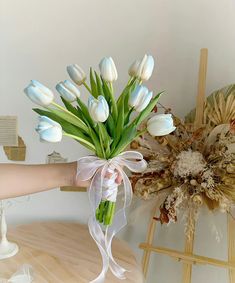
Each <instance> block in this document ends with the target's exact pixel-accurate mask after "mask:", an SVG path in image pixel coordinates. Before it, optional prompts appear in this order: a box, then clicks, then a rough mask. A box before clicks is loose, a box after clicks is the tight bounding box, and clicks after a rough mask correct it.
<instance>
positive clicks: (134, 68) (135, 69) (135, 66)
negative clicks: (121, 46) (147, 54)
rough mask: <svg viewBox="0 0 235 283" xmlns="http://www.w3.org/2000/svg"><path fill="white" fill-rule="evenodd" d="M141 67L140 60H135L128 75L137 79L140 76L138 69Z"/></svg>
mask: <svg viewBox="0 0 235 283" xmlns="http://www.w3.org/2000/svg"><path fill="white" fill-rule="evenodd" d="M139 65H140V61H139V60H135V61H134V62H133V63H132V64H131V65H130V68H129V70H128V74H129V76H131V77H136V76H137V74H138V68H139Z"/></svg>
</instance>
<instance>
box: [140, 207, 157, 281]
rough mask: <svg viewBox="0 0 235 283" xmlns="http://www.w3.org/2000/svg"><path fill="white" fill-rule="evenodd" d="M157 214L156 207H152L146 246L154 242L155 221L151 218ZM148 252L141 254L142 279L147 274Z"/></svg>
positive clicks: (149, 252)
mask: <svg viewBox="0 0 235 283" xmlns="http://www.w3.org/2000/svg"><path fill="white" fill-rule="evenodd" d="M156 212H157V205H156V206H155V207H154V209H153V212H152V214H151V218H150V222H149V227H148V232H147V240H146V242H147V244H148V245H152V244H153V240H154V234H155V230H156V222H157V221H156V220H154V219H153V217H154V216H155V215H156ZM150 254H151V251H150V250H145V251H144V254H143V259H142V267H143V273H144V277H145V278H146V276H147V272H148V267H149V259H150Z"/></svg>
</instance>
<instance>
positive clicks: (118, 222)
mask: <svg viewBox="0 0 235 283" xmlns="http://www.w3.org/2000/svg"><path fill="white" fill-rule="evenodd" d="M116 168H117V170H118V171H119V172H120V173H121V175H122V178H123V184H124V205H123V207H122V208H121V209H120V210H119V211H118V212H117V213H116V214H115V216H114V220H113V224H112V225H111V226H110V227H109V228H108V232H107V235H106V249H107V253H108V256H109V259H110V270H111V271H112V273H113V274H114V275H115V276H116V277H118V278H119V279H122V280H123V279H126V277H125V272H127V271H128V270H126V269H125V268H123V267H122V266H120V265H119V264H118V263H117V262H116V261H115V259H114V258H113V255H112V240H113V238H114V237H115V235H116V234H117V233H118V232H119V231H120V230H121V229H122V228H124V227H125V226H126V224H127V218H126V208H127V207H128V206H129V205H130V203H131V199H132V188H131V183H130V181H129V178H128V177H127V175H126V173H125V172H124V171H123V170H122V168H121V167H119V166H117V167H116Z"/></svg>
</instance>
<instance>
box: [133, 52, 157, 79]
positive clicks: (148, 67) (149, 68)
mask: <svg viewBox="0 0 235 283" xmlns="http://www.w3.org/2000/svg"><path fill="white" fill-rule="evenodd" d="M153 68H154V59H153V57H152V56H151V55H146V54H145V55H144V57H143V59H142V60H141V61H140V62H139V61H137V60H136V61H135V62H134V63H133V64H132V65H131V66H130V68H129V75H130V76H131V77H137V78H139V79H141V80H142V81H147V80H148V79H149V78H150V77H151V75H152V72H153Z"/></svg>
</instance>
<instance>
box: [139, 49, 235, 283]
mask: <svg viewBox="0 0 235 283" xmlns="http://www.w3.org/2000/svg"><path fill="white" fill-rule="evenodd" d="M207 58H208V50H207V49H205V48H203V49H201V55H200V67H199V81H198V94H197V102H196V116H195V121H194V127H195V128H196V129H197V128H199V127H200V126H202V124H203V112H204V101H205V88H206V72H207ZM156 212H157V207H155V208H154V211H153V213H152V215H151V218H150V223H149V227H148V231H147V239H146V242H145V243H141V244H140V246H139V247H140V249H143V250H144V254H143V260H142V265H143V273H144V276H145V277H146V276H147V272H148V267H149V261H150V255H151V253H152V252H156V253H160V254H164V255H168V256H170V257H173V258H175V259H178V260H181V261H182V262H183V276H182V282H183V283H191V277H192V265H193V264H196V263H197V264H209V265H213V266H217V267H223V268H227V269H228V271H229V280H230V283H235V221H234V219H233V218H232V217H231V216H230V215H229V214H228V216H227V219H228V261H223V260H218V259H214V258H208V257H204V256H199V255H196V254H194V253H193V247H194V234H193V235H192V236H191V237H190V239H189V238H188V237H186V238H185V248H184V252H180V251H177V250H172V249H167V248H164V247H158V246H154V245H153V240H154V235H155V231H156V224H157V222H156V221H155V220H154V219H153V217H154V216H155V215H156ZM194 227H195V223H194Z"/></svg>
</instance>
